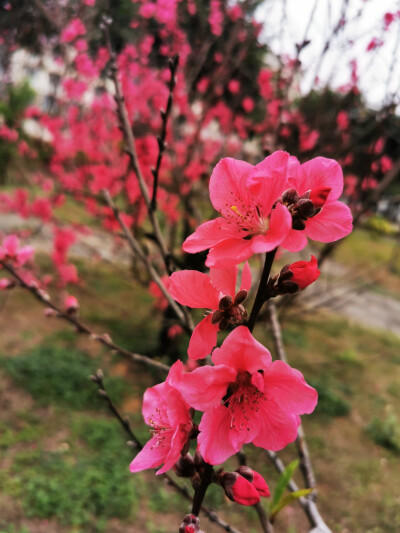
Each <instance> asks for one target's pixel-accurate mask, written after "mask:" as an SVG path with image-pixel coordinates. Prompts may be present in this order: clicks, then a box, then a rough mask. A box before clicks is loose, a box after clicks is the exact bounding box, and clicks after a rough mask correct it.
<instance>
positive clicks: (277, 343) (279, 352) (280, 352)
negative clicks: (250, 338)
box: [267, 300, 316, 498]
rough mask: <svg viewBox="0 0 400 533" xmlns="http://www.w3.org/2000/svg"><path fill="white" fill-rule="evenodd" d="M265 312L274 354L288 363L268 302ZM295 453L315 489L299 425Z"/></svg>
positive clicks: (304, 440) (278, 328)
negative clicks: (296, 452)
mask: <svg viewBox="0 0 400 533" xmlns="http://www.w3.org/2000/svg"><path fill="white" fill-rule="evenodd" d="M267 311H268V320H269V324H270V327H271V333H272V338H273V341H274V348H275V353H276V356H277V357H278V359H280V360H281V361H284V362H285V363H287V362H288V360H287V356H286V351H285V347H284V345H283V341H282V331H281V326H280V324H279V320H278V316H277V313H276V308H275V304H274V303H273V302H272V301H271V300H269V301H268V302H267ZM296 446H297V451H298V454H299V457H300V468H301V470H302V472H303V477H304V481H305V484H306V487H307V488H310V489H315V486H316V482H315V475H314V470H313V468H312V464H311V459H310V453H309V451H308V446H307V442H306V439H305V435H304V430H303V427H302V425H301V424H300V426H299V429H298V433H297V439H296ZM313 498H315V493H313Z"/></svg>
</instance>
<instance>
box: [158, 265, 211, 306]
mask: <svg viewBox="0 0 400 533" xmlns="http://www.w3.org/2000/svg"><path fill="white" fill-rule="evenodd" d="M169 279H170V284H169V288H168V290H169V293H170V294H171V296H172V298H173V299H174V300H176V301H177V302H179V303H180V304H182V305H187V306H188V307H192V308H198V309H218V303H219V300H220V294H219V291H218V290H217V289H216V288H215V286H214V285H213V283H212V280H211V279H210V276H207V274H204V273H203V272H198V271H197V270H181V271H180V272H174V273H173V274H171V277H170V278H169Z"/></svg>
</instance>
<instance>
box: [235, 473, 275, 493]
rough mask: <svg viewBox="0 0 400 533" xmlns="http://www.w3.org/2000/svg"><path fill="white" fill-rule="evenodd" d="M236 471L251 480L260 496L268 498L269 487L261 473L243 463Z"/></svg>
mask: <svg viewBox="0 0 400 533" xmlns="http://www.w3.org/2000/svg"><path fill="white" fill-rule="evenodd" d="M236 472H237V473H238V474H240V475H241V476H243V477H244V478H245V479H247V481H249V482H250V483H251V484H252V485H253V487H254V488H255V489H256V490H257V492H258V494H259V495H260V496H264V497H265V498H268V497H269V496H270V492H269V487H268V485H267V482H266V481H265V479H264V478H263V477H262V475H261V474H259V473H258V472H256V471H255V470H253V469H252V468H250V467H249V466H246V465H243V466H240V467H239V468H237V469H236Z"/></svg>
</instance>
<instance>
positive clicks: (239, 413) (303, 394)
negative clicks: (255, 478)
mask: <svg viewBox="0 0 400 533" xmlns="http://www.w3.org/2000/svg"><path fill="white" fill-rule="evenodd" d="M212 360H213V362H214V365H215V366H209V365H206V366H202V367H200V368H197V369H196V370H193V372H190V373H183V368H182V364H180V365H179V366H178V365H177V367H176V368H177V371H176V374H175V376H174V378H173V380H172V384H173V385H175V386H176V387H177V388H178V389H179V391H180V392H181V394H182V396H183V398H184V399H185V400H186V401H187V403H188V404H189V405H190V406H191V407H193V408H194V409H197V410H199V411H204V414H203V417H202V419H201V422H200V425H199V430H200V434H199V436H198V443H199V451H200V453H201V455H202V456H203V458H204V460H205V461H206V462H208V463H210V464H213V465H215V464H220V463H223V462H224V461H225V460H226V459H228V457H230V456H231V455H233V454H235V453H236V452H238V451H239V450H240V448H241V447H242V446H243V445H244V444H246V443H250V442H252V443H253V444H254V445H255V446H259V447H261V448H265V449H267V450H274V451H276V450H280V449H281V448H283V447H284V446H286V445H287V444H289V442H292V441H293V440H294V439H295V438H296V436H297V428H298V426H299V424H300V417H299V415H300V414H304V413H311V412H312V411H313V410H314V408H315V406H316V404H317V391H316V390H315V389H313V388H312V387H310V386H309V385H307V383H306V382H305V380H304V377H303V375H302V374H301V372H299V371H298V370H295V369H294V368H291V367H290V366H289V365H287V364H286V363H284V362H282V361H274V362H271V354H270V353H269V351H268V350H267V349H266V348H264V346H262V345H261V344H260V343H259V342H257V341H256V340H255V339H254V337H253V336H252V335H251V333H250V331H249V330H248V328H246V326H239V327H238V328H236V329H235V330H233V331H232V333H230V334H229V336H228V337H227V338H226V339H225V341H224V342H223V344H222V346H221V348H216V349H215V350H214V352H213V355H212Z"/></svg>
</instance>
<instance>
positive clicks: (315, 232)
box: [305, 202, 353, 242]
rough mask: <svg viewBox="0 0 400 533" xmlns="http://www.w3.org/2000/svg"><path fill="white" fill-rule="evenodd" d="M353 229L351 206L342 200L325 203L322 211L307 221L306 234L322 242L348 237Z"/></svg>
mask: <svg viewBox="0 0 400 533" xmlns="http://www.w3.org/2000/svg"><path fill="white" fill-rule="evenodd" d="M352 229H353V217H352V214H351V211H350V208H349V207H348V206H347V205H346V204H343V203H342V202H333V203H328V204H325V205H324V207H323V208H322V211H321V212H320V213H318V215H316V216H315V217H313V218H310V219H309V220H307V222H306V229H305V234H306V235H307V237H309V238H310V239H313V240H315V241H320V242H334V241H337V240H339V239H342V238H343V237H346V236H347V235H348V234H349V233H351V230H352Z"/></svg>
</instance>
